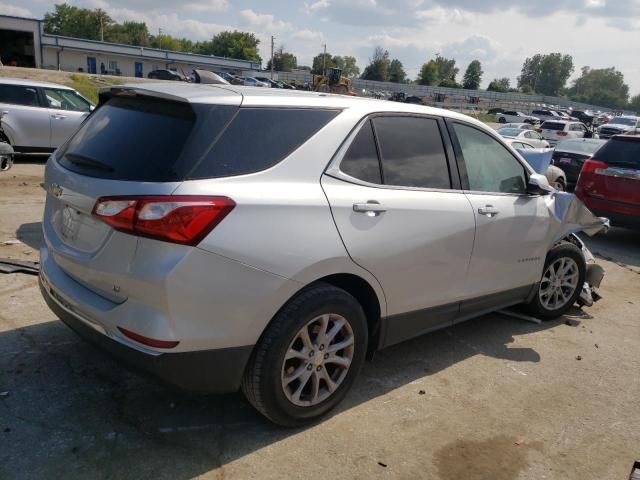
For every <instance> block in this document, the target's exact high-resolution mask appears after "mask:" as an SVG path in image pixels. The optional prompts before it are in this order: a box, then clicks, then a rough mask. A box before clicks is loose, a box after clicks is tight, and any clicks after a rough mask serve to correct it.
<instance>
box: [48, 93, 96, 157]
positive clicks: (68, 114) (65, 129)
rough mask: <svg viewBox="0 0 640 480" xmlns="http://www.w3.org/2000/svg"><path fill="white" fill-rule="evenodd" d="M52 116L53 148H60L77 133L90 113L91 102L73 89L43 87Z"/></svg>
mask: <svg viewBox="0 0 640 480" xmlns="http://www.w3.org/2000/svg"><path fill="white" fill-rule="evenodd" d="M42 91H43V93H44V98H45V101H46V102H47V106H48V107H49V115H50V117H51V145H50V146H51V148H58V147H59V146H60V145H62V144H63V143H64V142H66V141H67V140H68V139H69V138H71V135H73V134H74V133H76V131H77V130H78V128H80V124H81V123H82V122H83V121H84V119H85V118H87V116H88V115H89V112H90V111H91V104H90V103H89V102H88V101H87V100H85V99H84V98H82V97H81V96H80V95H78V94H77V93H76V92H74V91H73V90H67V89H62V88H43V89H42Z"/></svg>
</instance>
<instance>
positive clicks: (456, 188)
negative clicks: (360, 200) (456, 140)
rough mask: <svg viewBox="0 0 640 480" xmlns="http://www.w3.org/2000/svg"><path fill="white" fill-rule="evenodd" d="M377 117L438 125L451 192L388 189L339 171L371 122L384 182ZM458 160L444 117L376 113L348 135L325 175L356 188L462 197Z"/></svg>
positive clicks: (431, 189)
mask: <svg viewBox="0 0 640 480" xmlns="http://www.w3.org/2000/svg"><path fill="white" fill-rule="evenodd" d="M377 117H416V118H424V119H431V120H435V121H436V122H437V125H438V129H439V131H440V138H441V140H442V144H443V147H444V152H445V158H446V161H447V169H448V170H449V184H450V185H451V187H450V188H446V189H445V188H426V187H409V186H402V185H386V184H384V183H382V184H378V183H370V182H367V181H365V180H361V179H359V178H356V177H353V176H351V175H349V174H348V173H345V172H343V171H342V170H341V169H340V164H341V163H342V160H343V159H344V157H345V155H346V154H347V152H348V151H349V147H350V146H351V144H352V143H353V141H354V139H355V138H356V136H357V135H358V133H360V130H361V129H362V128H363V126H364V125H365V124H366V123H367V122H371V129H372V131H373V137H374V140H375V147H376V153H377V154H378V166H379V168H380V177H381V179H382V181H383V182H384V173H383V169H382V155H381V153H380V144H379V142H378V135H377V133H376V129H375V126H374V124H373V121H372V120H373V119H374V118H377ZM455 161H456V156H455V153H454V148H453V144H452V143H451V139H450V138H449V135H448V132H447V126H446V123H445V119H444V118H443V117H439V116H437V115H425V114H419V113H412V112H376V113H370V114H368V115H365V116H364V117H363V118H361V119H360V120H359V121H358V123H356V125H355V126H354V127H353V128H352V129H351V131H350V132H349V134H348V135H347V136H346V137H345V139H344V141H343V142H342V144H341V145H340V147H338V150H337V151H336V153H335V154H334V155H333V158H332V159H331V161H330V162H329V165H328V166H327V168H326V169H325V171H324V174H326V175H329V176H330V177H333V178H337V179H338V180H343V181H345V182H349V183H353V184H356V185H361V186H363V187H372V188H382V189H387V190H407V191H418V192H448V193H462V191H463V189H462V184H461V181H460V177H459V173H458V169H457V168H455Z"/></svg>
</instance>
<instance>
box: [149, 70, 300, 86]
mask: <svg viewBox="0 0 640 480" xmlns="http://www.w3.org/2000/svg"><path fill="white" fill-rule="evenodd" d="M215 74H216V75H218V76H219V77H220V78H222V79H223V80H226V81H227V82H229V83H230V84H231V85H244V86H246V87H264V88H284V89H288V90H294V89H295V88H296V87H295V86H293V85H291V84H288V83H286V82H283V81H281V80H272V79H271V78H268V77H243V76H240V75H234V74H232V73H229V72H215ZM147 77H148V78H151V79H155V80H173V81H177V82H194V79H193V76H188V75H185V74H183V73H180V72H177V71H176V70H170V69H158V70H153V71H152V72H149V74H148V75H147ZM196 83H197V82H196Z"/></svg>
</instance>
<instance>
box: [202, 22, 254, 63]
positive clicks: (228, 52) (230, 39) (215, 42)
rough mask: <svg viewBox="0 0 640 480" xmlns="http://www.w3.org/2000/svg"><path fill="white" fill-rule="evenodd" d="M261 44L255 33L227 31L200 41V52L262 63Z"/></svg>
mask: <svg viewBox="0 0 640 480" xmlns="http://www.w3.org/2000/svg"><path fill="white" fill-rule="evenodd" d="M259 44H260V40H259V39H258V38H257V37H256V36H255V35H254V34H253V33H248V32H239V31H238V30H234V31H233V32H231V31H225V32H220V33H218V34H217V35H214V36H213V38H212V39H211V40H210V41H204V42H200V43H199V46H198V53H202V54H204V55H215V56H217V57H228V58H237V59H240V60H251V61H253V62H259V63H260V62H262V58H260V55H259V54H258V45H259Z"/></svg>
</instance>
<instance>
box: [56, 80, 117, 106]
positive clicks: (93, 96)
mask: <svg viewBox="0 0 640 480" xmlns="http://www.w3.org/2000/svg"><path fill="white" fill-rule="evenodd" d="M69 78H70V81H68V82H67V83H66V85H67V86H68V87H71V88H73V89H75V90H77V91H78V92H80V94H81V95H82V96H83V97H86V98H87V99H88V100H90V101H91V103H93V104H97V103H98V90H99V89H100V88H101V87H108V86H110V85H121V84H122V82H121V81H120V80H114V79H111V78H103V77H90V76H88V75H78V74H76V73H74V74H73V75H71V76H70V77H69Z"/></svg>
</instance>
